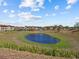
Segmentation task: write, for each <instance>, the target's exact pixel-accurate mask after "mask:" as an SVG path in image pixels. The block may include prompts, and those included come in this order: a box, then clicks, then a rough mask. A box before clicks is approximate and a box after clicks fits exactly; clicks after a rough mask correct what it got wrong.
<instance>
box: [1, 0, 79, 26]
mask: <svg viewBox="0 0 79 59" xmlns="http://www.w3.org/2000/svg"><path fill="white" fill-rule="evenodd" d="M76 22H79V0H0V24H8V25H15V26H53V25H63V26H73V25H74V24H75V23H76Z"/></svg>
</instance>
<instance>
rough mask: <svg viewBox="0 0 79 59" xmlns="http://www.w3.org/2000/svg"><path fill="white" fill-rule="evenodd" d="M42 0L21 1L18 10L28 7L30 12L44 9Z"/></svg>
mask: <svg viewBox="0 0 79 59" xmlns="http://www.w3.org/2000/svg"><path fill="white" fill-rule="evenodd" d="M43 5H44V0H22V2H21V3H20V5H19V8H23V7H25V8H27V7H30V8H31V9H32V10H33V9H36V8H44V6H43Z"/></svg>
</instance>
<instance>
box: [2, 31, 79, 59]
mask: <svg viewBox="0 0 79 59" xmlns="http://www.w3.org/2000/svg"><path fill="white" fill-rule="evenodd" d="M31 33H40V32H25V31H12V32H0V48H10V49H15V50H19V51H29V52H32V53H39V54H45V55H51V56H61V57H71V58H73V57H75V58H79V52H78V51H75V50H72V49H70V47H71V44H70V41H69V39H68V38H69V37H66V36H65V35H62V34H60V33H50V32H42V33H44V34H49V35H51V36H53V37H56V38H58V39H59V40H60V42H59V43H57V44H39V43H36V42H31V41H28V40H27V39H25V36H26V35H29V34H31ZM14 38H16V39H14Z"/></svg>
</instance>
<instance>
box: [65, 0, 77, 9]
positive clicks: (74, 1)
mask: <svg viewBox="0 0 79 59" xmlns="http://www.w3.org/2000/svg"><path fill="white" fill-rule="evenodd" d="M66 1H67V4H68V6H66V8H65V9H66V10H69V9H70V8H71V7H72V5H73V4H75V3H76V2H77V1H78V0H66Z"/></svg>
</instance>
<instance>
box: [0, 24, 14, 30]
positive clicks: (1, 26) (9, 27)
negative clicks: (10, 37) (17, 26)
mask: <svg viewBox="0 0 79 59" xmlns="http://www.w3.org/2000/svg"><path fill="white" fill-rule="evenodd" d="M11 30H14V26H11V25H0V31H11Z"/></svg>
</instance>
